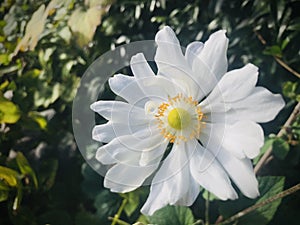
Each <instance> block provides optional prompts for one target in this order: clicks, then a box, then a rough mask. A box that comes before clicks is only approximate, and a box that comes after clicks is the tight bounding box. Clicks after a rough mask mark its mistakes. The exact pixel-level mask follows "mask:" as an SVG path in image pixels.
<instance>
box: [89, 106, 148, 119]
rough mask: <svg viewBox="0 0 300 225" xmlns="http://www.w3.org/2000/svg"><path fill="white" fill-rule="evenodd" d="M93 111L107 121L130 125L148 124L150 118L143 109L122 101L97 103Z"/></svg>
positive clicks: (92, 107)
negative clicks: (126, 122)
mask: <svg viewBox="0 0 300 225" xmlns="http://www.w3.org/2000/svg"><path fill="white" fill-rule="evenodd" d="M90 107H91V109H92V110H93V111H95V112H97V113H99V114H100V115H101V116H103V117H104V118H105V119H107V120H112V121H113V122H123V123H124V121H128V123H130V124H141V123H147V122H148V121H149V120H150V116H149V115H146V114H145V111H144V109H143V108H140V107H136V106H133V105H130V104H128V103H126V102H121V101H97V102H95V103H93V104H92V105H91V106H90Z"/></svg>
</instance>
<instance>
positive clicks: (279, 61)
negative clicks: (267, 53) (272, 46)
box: [253, 30, 300, 78]
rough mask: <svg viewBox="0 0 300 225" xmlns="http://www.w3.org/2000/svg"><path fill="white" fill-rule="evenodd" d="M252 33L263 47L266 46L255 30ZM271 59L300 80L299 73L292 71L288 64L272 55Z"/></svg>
mask: <svg viewBox="0 0 300 225" xmlns="http://www.w3.org/2000/svg"><path fill="white" fill-rule="evenodd" d="M253 31H254V33H255V34H256V36H257V38H258V40H259V41H260V42H261V43H262V44H263V45H266V44H267V42H266V40H265V39H264V38H263V36H262V35H261V34H260V33H258V31H257V30H253ZM273 57H274V59H275V61H276V62H277V63H278V64H279V65H281V66H282V67H283V68H285V69H286V70H287V71H289V72H290V73H292V74H294V75H295V76H296V77H298V78H300V73H298V72H297V71H296V70H294V69H293V68H291V67H290V66H289V65H288V64H286V63H285V62H284V61H282V59H280V58H279V57H278V56H274V55H273Z"/></svg>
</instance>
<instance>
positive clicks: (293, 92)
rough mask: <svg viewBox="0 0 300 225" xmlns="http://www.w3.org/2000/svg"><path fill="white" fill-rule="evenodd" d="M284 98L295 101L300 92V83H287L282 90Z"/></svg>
mask: <svg viewBox="0 0 300 225" xmlns="http://www.w3.org/2000/svg"><path fill="white" fill-rule="evenodd" d="M282 91H283V94H284V96H286V97H288V98H290V99H295V98H296V96H297V92H298V91H299V90H298V83H297V82H294V83H293V82H291V81H287V82H285V83H284V84H283V88H282Z"/></svg>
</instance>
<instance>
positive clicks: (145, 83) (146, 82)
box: [137, 75, 185, 102]
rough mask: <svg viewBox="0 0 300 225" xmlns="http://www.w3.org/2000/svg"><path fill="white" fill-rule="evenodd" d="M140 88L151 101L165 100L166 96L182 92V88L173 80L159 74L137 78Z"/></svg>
mask: <svg viewBox="0 0 300 225" xmlns="http://www.w3.org/2000/svg"><path fill="white" fill-rule="evenodd" d="M137 81H138V84H139V86H140V88H141V90H142V91H143V92H144V94H145V95H146V96H147V97H148V98H149V99H151V100H152V101H160V102H161V101H167V100H168V97H170V96H171V97H173V96H176V95H177V94H178V93H184V92H185V91H184V90H183V88H182V87H181V86H180V85H179V84H178V83H176V82H174V80H170V79H168V78H166V77H163V76H161V75H157V76H155V77H145V78H140V79H138V80H137Z"/></svg>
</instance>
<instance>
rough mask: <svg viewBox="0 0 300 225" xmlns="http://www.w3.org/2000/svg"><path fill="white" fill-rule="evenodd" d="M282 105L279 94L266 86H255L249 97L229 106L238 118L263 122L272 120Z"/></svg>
mask: <svg viewBox="0 0 300 225" xmlns="http://www.w3.org/2000/svg"><path fill="white" fill-rule="evenodd" d="M284 105H285V103H284V101H283V98H282V96H281V95H280V94H273V93H271V92H270V91H269V90H267V89H266V88H263V87H256V88H255V89H254V91H253V92H252V94H251V95H250V96H249V97H247V98H245V99H243V100H241V101H238V102H234V103H233V104H232V106H231V107H232V111H233V113H232V114H233V115H234V116H237V117H238V119H239V120H242V119H244V120H247V119H248V120H252V121H255V122H258V123H264V122H269V121H271V120H273V119H274V118H275V116H276V115H277V114H278V113H279V111H280V110H281V109H282V108H283V107H284ZM232 114H230V115H229V116H232Z"/></svg>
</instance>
